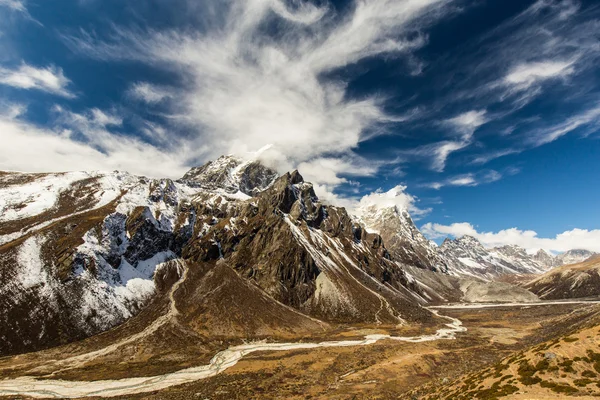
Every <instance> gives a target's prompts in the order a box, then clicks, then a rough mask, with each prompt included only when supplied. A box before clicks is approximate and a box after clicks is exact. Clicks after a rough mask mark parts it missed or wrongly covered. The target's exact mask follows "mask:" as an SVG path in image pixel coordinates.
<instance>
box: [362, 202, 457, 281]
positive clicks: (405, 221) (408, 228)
mask: <svg viewBox="0 0 600 400" xmlns="http://www.w3.org/2000/svg"><path fill="white" fill-rule="evenodd" d="M357 214H358V220H359V221H360V222H361V223H363V224H364V225H365V227H366V228H367V229H368V230H370V231H371V232H376V233H378V234H380V235H381V237H382V238H383V240H384V243H385V245H386V248H387V249H388V251H389V252H390V254H391V255H392V257H393V258H394V259H395V260H398V261H400V262H402V263H405V264H407V265H411V266H416V267H418V268H424V269H429V270H432V271H439V272H447V268H448V266H447V264H446V261H445V260H444V258H443V257H442V256H441V255H440V253H439V252H438V248H437V245H435V243H433V242H431V241H429V240H428V239H427V238H425V236H423V234H422V233H421V231H419V229H418V228H417V227H416V225H415V224H414V222H413V220H412V218H411V217H410V214H409V213H408V211H407V210H405V209H399V208H398V207H397V206H391V207H378V206H377V205H365V206H363V207H361V208H360V209H359V210H357Z"/></svg>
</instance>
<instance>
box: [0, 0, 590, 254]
mask: <svg viewBox="0 0 600 400" xmlns="http://www.w3.org/2000/svg"><path fill="white" fill-rule="evenodd" d="M599 56H600V4H597V2H596V3H595V2H591V1H575V0H562V1H561V0H538V1H499V0H495V1H492V0H487V1H485V0H481V1H450V0H360V1H359V0H355V1H326V0H319V1H301V0H226V1H221V0H219V1H217V0H197V1H194V0H171V1H167V0H140V1H136V2H125V1H122V0H103V1H99V0H59V1H53V2H48V1H40V0H0V135H1V136H2V139H3V144H4V146H2V149H0V169H5V170H24V171H62V170H84V169H94V170H96V169H102V170H113V169H121V170H128V171H130V172H132V173H137V174H144V175H149V176H153V177H179V176H181V175H183V173H184V172H185V171H186V170H187V169H188V168H189V167H191V166H194V165H198V164H202V163H204V162H206V161H207V160H210V159H214V158H216V157H218V156H219V155H221V154H236V155H239V156H241V157H259V158H261V159H262V160H263V161H264V162H266V163H269V164H270V165H272V166H273V167H275V168H277V169H278V170H280V171H286V170H290V169H294V168H299V169H300V171H301V173H303V175H304V176H305V178H306V179H307V180H309V181H312V182H313V183H314V184H315V186H316V189H317V194H319V195H320V196H321V197H322V198H323V199H325V200H327V201H330V202H332V203H335V204H341V205H344V206H346V207H348V208H351V209H354V208H356V207H357V206H359V205H361V203H362V204H363V205H364V204H368V203H369V202H373V201H376V202H382V203H384V204H386V205H388V204H394V205H398V206H401V207H406V208H408V209H409V210H410V211H411V213H412V215H413V216H414V217H415V219H417V225H418V226H419V227H422V228H423V231H424V232H425V233H426V234H427V235H428V236H429V237H431V238H432V239H435V240H437V241H439V240H442V239H443V238H444V237H446V236H447V235H451V236H460V235H463V234H471V235H473V236H476V237H477V238H479V239H480V240H481V241H482V242H483V243H484V244H485V245H488V246H495V245H502V244H519V245H522V246H524V247H526V248H528V249H530V250H534V249H536V248H546V249H548V250H551V251H555V252H558V251H565V250H568V249H570V248H574V247H584V248H589V249H592V250H596V251H600V231H599V230H598V228H599V225H600V213H599V212H598V202H597V200H596V199H597V198H598V197H599V195H600V185H598V182H599V179H598V176H599V173H600V161H599V157H598V155H599V154H600V133H599V132H598V127H599V123H600V87H599V78H600V76H599V69H598V67H597V65H600V63H599Z"/></svg>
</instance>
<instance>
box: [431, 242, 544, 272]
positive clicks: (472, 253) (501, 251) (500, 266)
mask: <svg viewBox="0 0 600 400" xmlns="http://www.w3.org/2000/svg"><path fill="white" fill-rule="evenodd" d="M439 251H440V254H441V255H442V256H443V257H444V259H445V260H446V262H447V263H448V272H449V273H451V274H456V275H459V276H467V277H472V278H476V279H483V280H486V281H489V280H493V279H494V278H496V277H498V276H500V275H504V274H538V273H541V272H543V271H544V266H542V265H541V264H539V263H538V262H536V261H535V260H534V259H533V258H532V257H530V256H529V255H528V254H527V253H526V252H525V250H524V249H522V248H520V247H518V246H503V247H498V248H494V249H486V248H485V247H484V246H483V245H482V244H481V243H480V242H479V241H478V240H477V239H475V238H474V237H471V236H463V237H461V238H458V239H446V240H445V241H444V243H442V245H441V246H440V248H439Z"/></svg>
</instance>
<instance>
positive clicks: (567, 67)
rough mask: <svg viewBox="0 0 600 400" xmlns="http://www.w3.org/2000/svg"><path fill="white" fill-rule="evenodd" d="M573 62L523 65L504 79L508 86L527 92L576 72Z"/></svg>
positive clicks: (514, 69)
mask: <svg viewBox="0 0 600 400" xmlns="http://www.w3.org/2000/svg"><path fill="white" fill-rule="evenodd" d="M573 64H574V62H573V61H543V62H532V63H523V64H519V65H517V66H516V67H514V68H513V69H512V70H511V71H510V72H509V73H508V75H506V77H505V78H504V83H505V84H506V85H510V86H512V87H513V88H514V89H515V90H525V89H528V88H530V87H531V86H532V85H534V84H536V83H539V82H542V81H545V80H548V79H554V78H564V77H567V76H569V75H571V74H573V73H574V72H575V68H574V67H573Z"/></svg>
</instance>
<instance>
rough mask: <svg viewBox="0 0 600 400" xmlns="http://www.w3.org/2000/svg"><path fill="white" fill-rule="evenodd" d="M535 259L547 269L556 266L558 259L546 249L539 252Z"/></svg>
mask: <svg viewBox="0 0 600 400" xmlns="http://www.w3.org/2000/svg"><path fill="white" fill-rule="evenodd" d="M533 259H534V260H535V261H537V262H538V263H539V264H540V265H542V266H544V267H545V268H546V269H550V268H553V267H555V266H556V259H555V258H554V257H553V256H552V255H551V254H550V253H548V252H547V251H546V250H544V249H540V250H538V252H537V253H535V255H534V256H533Z"/></svg>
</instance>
